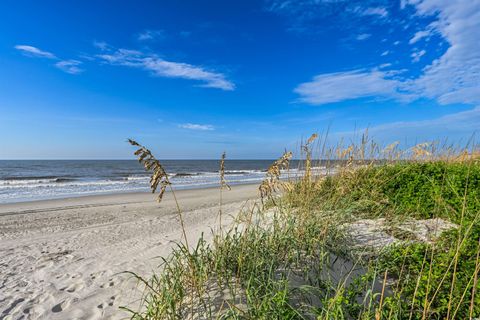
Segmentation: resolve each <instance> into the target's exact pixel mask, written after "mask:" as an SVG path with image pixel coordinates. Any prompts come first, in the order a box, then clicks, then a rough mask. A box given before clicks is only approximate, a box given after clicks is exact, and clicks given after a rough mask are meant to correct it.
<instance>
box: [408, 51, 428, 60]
mask: <svg viewBox="0 0 480 320" xmlns="http://www.w3.org/2000/svg"><path fill="white" fill-rule="evenodd" d="M425 53H427V51H425V50H420V51H415V52H413V53H412V54H411V55H410V56H411V57H412V61H413V62H418V61H420V58H421V57H423V56H424V55H425Z"/></svg>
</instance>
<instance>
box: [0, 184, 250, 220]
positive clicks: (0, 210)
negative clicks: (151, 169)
mask: <svg viewBox="0 0 480 320" xmlns="http://www.w3.org/2000/svg"><path fill="white" fill-rule="evenodd" d="M258 185H259V183H257V182H255V183H236V184H230V186H231V187H232V188H233V187H234V186H258ZM219 188H220V186H210V185H209V186H205V187H192V188H181V189H176V190H175V189H174V191H175V194H179V193H184V192H193V191H196V190H220V189H219ZM219 192H220V191H219ZM170 193H171V190H169V189H167V190H166V192H165V195H167V194H170ZM148 197H150V200H152V201H155V199H156V196H155V194H153V193H152V192H150V191H125V192H118V191H117V192H106V193H92V194H84V195H82V194H78V195H77V194H74V195H70V196H65V197H63V196H62V197H57V198H48V199H34V200H22V201H14V202H5V203H0V217H1V216H4V215H12V214H25V213H28V212H26V211H30V210H35V211H36V210H38V209H39V208H45V209H54V208H52V207H51V206H54V205H57V206H60V207H63V206H64V205H65V203H68V204H70V205H72V206H75V205H79V204H82V203H83V202H85V201H87V202H91V203H92V204H104V205H108V204H115V203H117V202H116V201H124V199H125V198H128V199H131V198H138V199H139V200H140V199H141V200H140V201H142V202H143V201H148ZM122 203H123V202H122ZM125 203H128V202H125ZM18 208H19V209H20V210H16V209H18Z"/></svg>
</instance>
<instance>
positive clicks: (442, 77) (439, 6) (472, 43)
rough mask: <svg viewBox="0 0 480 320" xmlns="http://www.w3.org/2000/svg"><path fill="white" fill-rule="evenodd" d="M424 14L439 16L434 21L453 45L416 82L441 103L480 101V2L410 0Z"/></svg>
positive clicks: (433, 27) (476, 102)
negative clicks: (479, 13)
mask: <svg viewBox="0 0 480 320" xmlns="http://www.w3.org/2000/svg"><path fill="white" fill-rule="evenodd" d="M408 3H410V4H412V5H413V6H414V8H415V9H416V11H417V14H418V15H420V16H428V17H436V18H437V20H436V21H435V22H434V23H432V24H430V27H431V28H432V30H433V32H438V34H440V35H441V36H442V37H443V38H444V40H445V41H446V42H448V43H449V44H450V46H449V48H448V49H447V51H446V52H445V53H444V54H443V55H442V56H441V57H440V58H438V59H436V60H434V61H433V62H432V64H431V65H429V66H427V67H426V68H425V71H424V73H423V74H422V75H421V76H420V77H419V78H418V79H417V80H416V82H415V84H416V85H417V86H418V87H419V88H420V90H421V91H422V92H423V95H424V96H426V97H428V98H433V99H436V100H437V101H438V102H439V103H441V104H449V103H471V104H478V103H480V89H479V87H478V84H479V83H480V40H479V32H478V30H480V19H479V18H478V12H480V1H469V0H465V1H443V0H423V1H417V0H415V1H414V0H409V1H408Z"/></svg>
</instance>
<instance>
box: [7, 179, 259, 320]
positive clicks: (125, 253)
mask: <svg viewBox="0 0 480 320" xmlns="http://www.w3.org/2000/svg"><path fill="white" fill-rule="evenodd" d="M175 195H176V197H177V199H178V202H179V204H180V207H181V209H182V214H183V217H184V221H185V229H186V233H187V236H188V238H189V242H190V244H194V243H196V241H197V240H198V239H199V238H200V237H201V236H202V234H203V235H204V237H205V238H206V239H208V238H209V237H210V235H211V231H212V228H216V227H218V213H219V209H220V208H219V199H220V189H219V188H204V189H189V190H177V191H176V192H175ZM257 198H258V190H257V185H256V184H248V185H234V186H232V190H231V191H226V190H225V191H223V204H222V212H223V216H224V217H225V218H224V219H223V222H224V225H227V224H228V223H229V222H230V221H231V220H229V218H228V217H229V216H230V215H235V214H237V213H238V212H240V210H242V208H243V207H244V206H245V204H246V203H250V202H249V201H250V200H255V199H257ZM181 240H182V232H181V229H180V224H179V221H178V216H177V212H176V204H175V201H174V199H173V196H172V194H171V192H168V193H166V194H165V195H164V199H163V201H162V202H161V203H157V202H156V201H155V195H153V194H152V193H147V192H145V193H127V194H124V193H121V194H118V193H117V194H110V195H93V196H84V197H72V198H67V199H53V200H39V201H34V202H23V203H12V204H4V205H0V274H1V275H2V277H1V278H2V280H0V296H2V297H3V298H2V299H3V300H0V318H7V319H8V318H9V317H11V318H13V319H16V318H19V317H21V316H24V317H26V318H34V319H75V318H79V319H84V318H88V319H104V318H109V319H119V318H125V317H126V316H128V314H127V313H125V311H122V310H120V309H119V306H129V307H132V308H133V309H135V308H136V306H137V300H138V298H139V295H140V294H141V288H136V281H135V280H134V279H132V276H130V275H127V274H125V273H123V272H125V271H133V272H136V273H138V274H140V275H142V276H145V277H149V276H150V275H151V274H152V273H154V272H155V271H156V270H157V271H158V266H159V265H160V263H161V259H160V257H165V256H167V255H168V254H169V253H170V252H171V250H172V248H173V247H175V246H176V243H178V242H180V241H181Z"/></svg>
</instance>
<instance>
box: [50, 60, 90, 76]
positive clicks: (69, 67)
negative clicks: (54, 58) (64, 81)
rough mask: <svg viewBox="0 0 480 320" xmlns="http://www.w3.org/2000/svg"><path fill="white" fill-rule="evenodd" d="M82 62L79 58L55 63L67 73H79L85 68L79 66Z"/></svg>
mask: <svg viewBox="0 0 480 320" xmlns="http://www.w3.org/2000/svg"><path fill="white" fill-rule="evenodd" d="M80 64H82V62H81V61H78V60H62V61H59V62H57V63H55V66H56V67H57V68H58V69H60V70H62V71H64V72H66V73H70V74H79V73H81V72H83V70H82V69H80V68H79V67H78V66H79V65H80Z"/></svg>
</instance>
